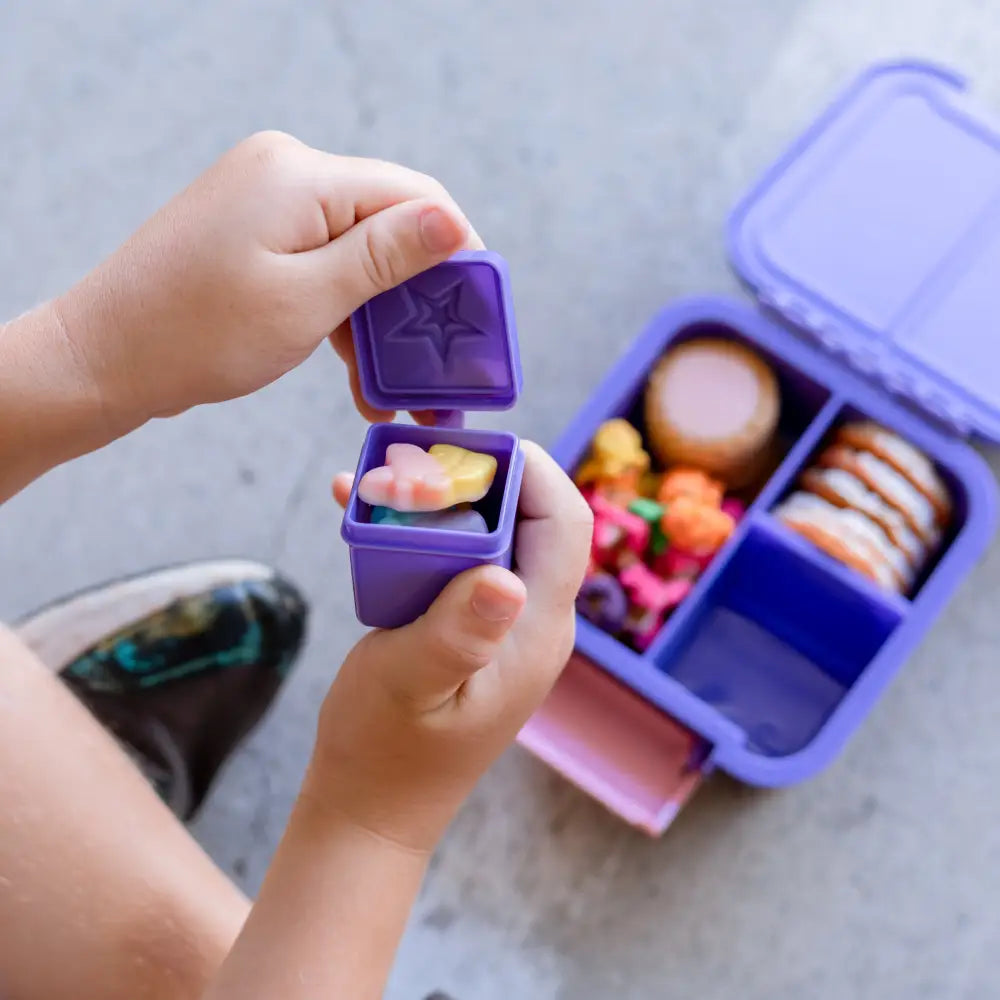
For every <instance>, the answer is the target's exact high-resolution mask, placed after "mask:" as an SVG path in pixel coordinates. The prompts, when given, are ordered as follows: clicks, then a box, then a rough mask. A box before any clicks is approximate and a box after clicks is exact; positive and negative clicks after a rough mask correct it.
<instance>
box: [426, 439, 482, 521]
mask: <svg viewBox="0 0 1000 1000" xmlns="http://www.w3.org/2000/svg"><path fill="white" fill-rule="evenodd" d="M430 454H431V455H432V456H433V457H434V458H436V459H437V461H438V463H439V464H440V465H441V467H442V469H444V472H445V475H446V476H448V478H449V479H450V480H451V489H452V496H451V499H450V500H449V501H448V504H447V505H448V506H449V507H450V506H452V505H453V504H457V503H475V502H476V501H477V500H482V498H483V497H484V496H486V494H487V492H488V491H489V488H490V486H491V485H492V484H493V477H494V476H495V475H496V474H497V460H496V459H495V458H494V457H493V456H492V455H484V454H483V453H482V452H478V451H469V450H468V449H466V448H458V447H456V446H455V445H453V444H435V445H431V447H430Z"/></svg>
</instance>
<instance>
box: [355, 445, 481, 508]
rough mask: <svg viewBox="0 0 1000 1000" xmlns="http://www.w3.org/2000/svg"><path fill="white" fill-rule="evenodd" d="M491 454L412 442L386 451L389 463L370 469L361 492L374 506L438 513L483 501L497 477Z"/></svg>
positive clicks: (362, 481)
mask: <svg viewBox="0 0 1000 1000" xmlns="http://www.w3.org/2000/svg"><path fill="white" fill-rule="evenodd" d="M496 469H497V461H496V459H495V458H493V456H492V455H483V454H480V453H478V452H473V451H467V450H466V449H465V448H457V447H455V446H454V445H437V444H436V445H433V446H432V447H431V449H430V451H429V452H426V451H424V450H423V448H419V447H417V445H414V444H405V443H396V444H391V445H389V447H388V448H387V449H386V454H385V465H383V466H380V467H379V468H376V469H369V470H368V472H366V473H365V474H364V476H362V477H361V482H360V483H359V484H358V496H359V497H360V498H361V499H362V500H363V501H364V502H365V503H368V504H371V505H372V506H380V507H389V508H391V509H392V510H396V511H407V512H412V511H440V510H445V509H447V508H448V507H453V506H454V505H455V504H459V503H465V502H475V501H477V500H481V499H482V498H483V497H484V496H486V493H487V492H488V491H489V488H490V486H491V485H492V483H493V477H494V476H495V475H496Z"/></svg>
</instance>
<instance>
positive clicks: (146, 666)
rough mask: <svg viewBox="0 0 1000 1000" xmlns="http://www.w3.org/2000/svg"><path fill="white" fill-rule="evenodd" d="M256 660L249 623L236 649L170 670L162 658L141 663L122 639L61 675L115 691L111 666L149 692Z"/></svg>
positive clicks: (257, 645)
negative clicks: (175, 682) (167, 683)
mask: <svg viewBox="0 0 1000 1000" xmlns="http://www.w3.org/2000/svg"><path fill="white" fill-rule="evenodd" d="M260 657H261V629H260V625H259V624H258V623H257V622H250V623H248V627H247V630H246V632H245V633H244V636H243V639H242V640H241V641H240V643H239V645H238V646H235V647H233V648H231V649H220V650H216V651H215V652H212V653H207V654H206V655H204V656H198V657H194V658H193V659H190V660H185V661H184V662H182V663H178V664H176V665H175V666H172V667H166V668H165V666H164V657H163V656H156V657H153V658H152V659H148V660H145V661H143V660H142V659H141V658H140V657H139V652H138V648H137V646H136V644H135V643H134V642H133V641H132V640H130V639H123V640H122V641H121V642H118V643H115V644H114V645H113V646H112V647H111V649H109V650H101V651H94V652H91V653H86V654H85V655H84V656H82V657H80V659H78V660H76V661H74V662H73V663H72V664H71V665H70V666H69V667H67V668H66V670H65V673H67V674H69V675H71V676H73V677H78V678H80V679H81V680H87V681H89V682H90V683H91V684H92V685H93V686H94V687H95V689H100V688H105V689H111V688H119V687H120V686H121V685H120V684H118V683H115V681H114V679H113V674H112V672H111V671H110V670H109V667H110V665H111V664H112V663H113V664H114V665H115V666H117V667H119V668H120V669H121V670H124V671H125V672H127V673H129V674H132V675H134V676H135V677H136V682H137V683H138V685H139V687H143V688H150V687H156V686H157V685H158V684H163V683H166V682H167V681H172V680H178V679H180V678H181V677H189V676H191V675H192V674H198V673H202V672H203V671H208V670H224V669H229V668H232V667H240V666H248V665H250V664H252V663H256V662H257V661H258V660H259V659H260ZM284 669H285V670H287V669H288V667H287V666H285V667H284Z"/></svg>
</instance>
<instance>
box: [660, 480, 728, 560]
mask: <svg viewBox="0 0 1000 1000" xmlns="http://www.w3.org/2000/svg"><path fill="white" fill-rule="evenodd" d="M660 527H661V528H662V529H663V533H664V534H665V535H666V536H667V538H668V539H670V545H671V547H673V548H678V549H681V550H683V551H684V552H691V553H694V554H697V555H707V554H709V553H712V552H716V551H717V550H718V549H720V548H721V547H722V545H723V544H724V543H725V542H726V540H727V539H728V538H729V536H730V535H731V534H732V533H733V528H734V527H735V521H733V519H732V517H730V516H729V515H728V514H727V513H725V511H722V510H719V508H718V507H710V506H708V505H707V504H705V503H703V502H701V501H700V500H697V499H695V498H694V497H691V496H688V495H686V494H681V495H680V496H678V497H676V498H675V499H673V500H671V502H670V506H669V507H667V509H666V511H664V514H663V517H662V518H661V520H660Z"/></svg>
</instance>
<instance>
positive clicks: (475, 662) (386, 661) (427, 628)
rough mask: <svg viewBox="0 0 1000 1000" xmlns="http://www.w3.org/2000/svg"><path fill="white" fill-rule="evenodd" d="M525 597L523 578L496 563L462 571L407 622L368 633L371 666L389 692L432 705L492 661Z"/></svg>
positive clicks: (421, 705)
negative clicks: (420, 613)
mask: <svg viewBox="0 0 1000 1000" xmlns="http://www.w3.org/2000/svg"><path fill="white" fill-rule="evenodd" d="M526 600H527V593H526V591H525V587H524V584H523V582H522V581H521V580H519V579H518V577H517V576H515V575H514V574H513V573H510V572H509V571H508V570H505V569H502V568H501V567H499V566H479V567H477V568H475V569H472V570H469V571H468V572H466V573H462V574H461V575H460V576H457V577H456V578H455V579H454V580H452V581H451V583H449V584H448V586H447V587H446V588H445V589H444V590H443V591H442V592H441V594H440V596H439V597H438V598H437V600H436V601H435V602H434V603H433V604H432V605H431V607H430V608H429V609H428V610H427V612H426V614H424V615H422V616H421V617H420V618H418V619H417V620H416V621H415V622H413V623H412V624H411V625H406V626H404V627H403V628H399V629H393V630H391V631H385V632H377V633H374V634H373V635H372V636H370V646H369V655H370V656H371V657H372V661H373V662H372V669H375V670H377V671H378V672H379V675H380V676H381V678H382V680H383V683H385V684H386V686H387V687H388V688H389V690H390V691H391V692H392V693H393V694H394V695H396V696H398V697H401V698H404V699H406V700H408V701H412V702H413V703H414V704H415V705H416V706H418V707H419V708H420V709H422V710H431V709H434V708H437V707H438V706H440V705H441V704H443V703H444V702H445V701H447V700H448V699H449V698H451V697H452V696H453V695H454V694H455V692H456V691H457V690H458V689H459V688H460V687H461V686H462V685H463V684H464V683H465V682H466V681H468V680H469V679H470V678H471V677H472V676H473V675H474V674H476V673H478V672H479V671H480V670H482V669H484V668H485V667H487V666H489V664H490V663H492V662H493V661H494V660H495V658H496V657H497V655H498V653H499V649H500V645H501V643H502V642H503V640H504V639H505V638H506V636H507V633H508V632H510V630H511V628H512V627H513V625H514V622H515V621H517V619H518V617H519V616H520V614H521V612H522V611H523V610H524V605H525V602H526Z"/></svg>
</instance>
